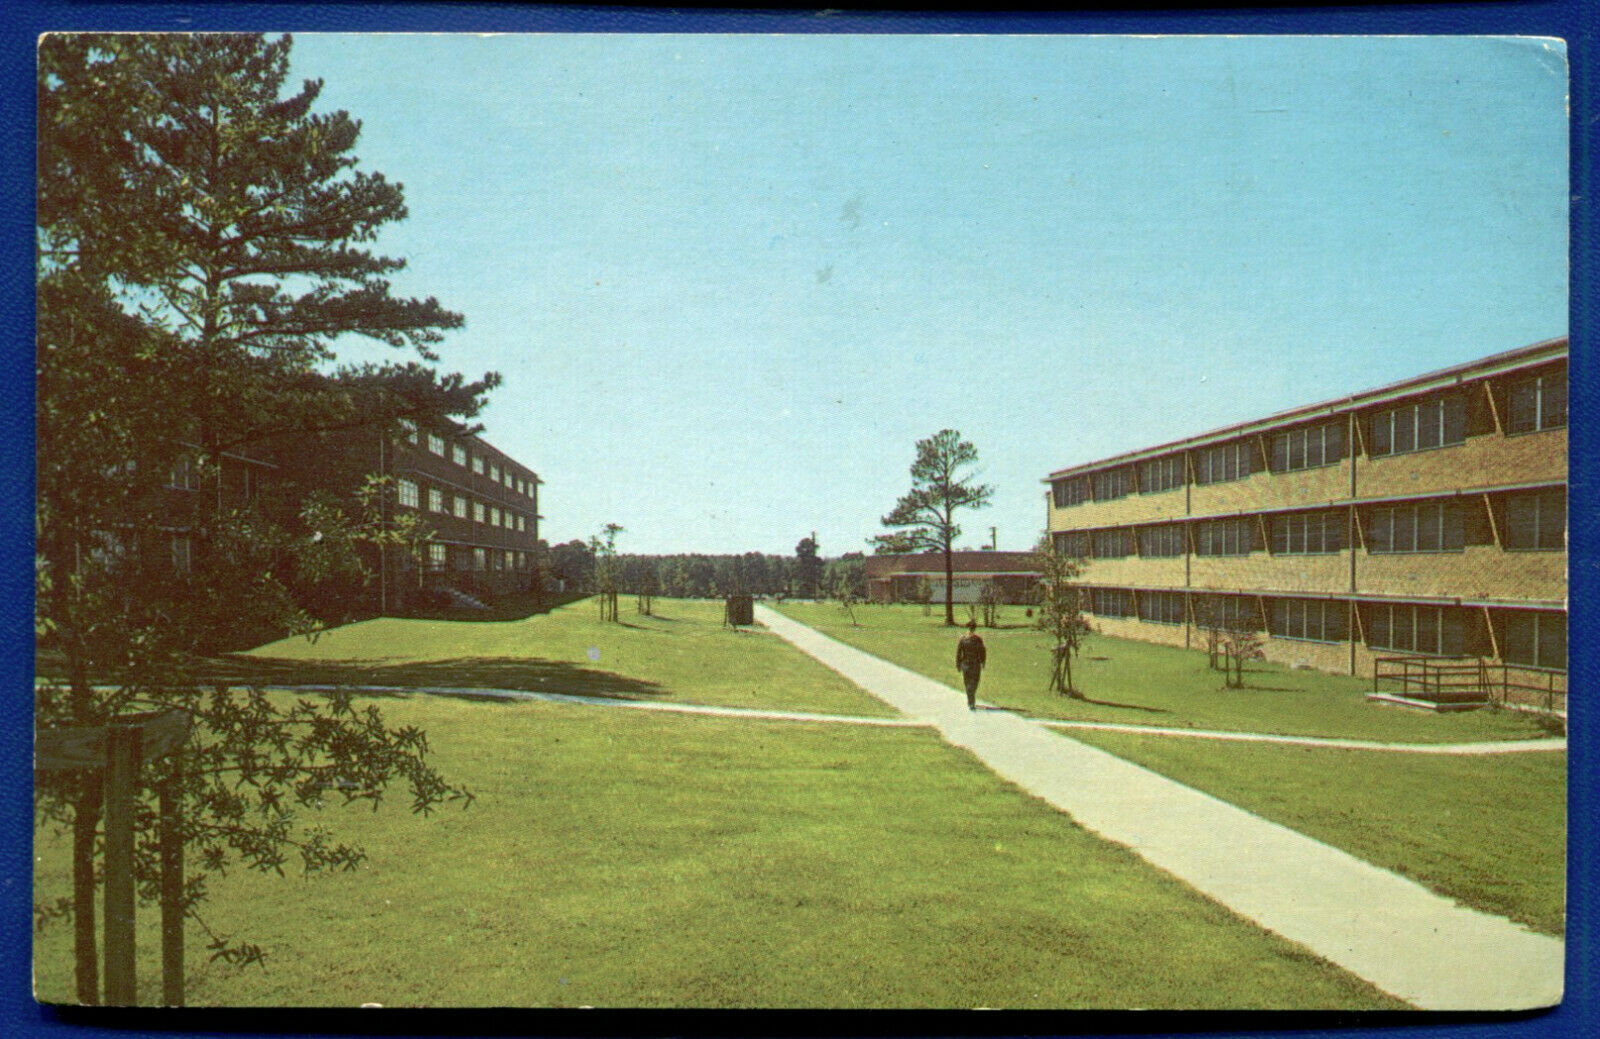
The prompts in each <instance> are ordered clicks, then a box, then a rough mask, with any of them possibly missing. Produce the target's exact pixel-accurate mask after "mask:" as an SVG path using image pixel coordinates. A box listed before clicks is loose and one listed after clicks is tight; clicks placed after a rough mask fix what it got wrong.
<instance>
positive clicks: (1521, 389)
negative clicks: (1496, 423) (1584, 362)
mask: <svg viewBox="0 0 1600 1039" xmlns="http://www.w3.org/2000/svg"><path fill="white" fill-rule="evenodd" d="M1507 399H1508V408H1507V411H1508V412H1509V414H1508V415H1507V418H1506V432H1508V433H1532V432H1535V431H1537V430H1541V429H1560V428H1561V427H1563V426H1565V425H1566V424H1567V373H1566V372H1564V371H1563V372H1551V373H1549V374H1546V375H1539V376H1535V377H1534V378H1532V379H1524V380H1522V381H1521V382H1514V383H1512V384H1511V392H1510V393H1509V394H1507Z"/></svg>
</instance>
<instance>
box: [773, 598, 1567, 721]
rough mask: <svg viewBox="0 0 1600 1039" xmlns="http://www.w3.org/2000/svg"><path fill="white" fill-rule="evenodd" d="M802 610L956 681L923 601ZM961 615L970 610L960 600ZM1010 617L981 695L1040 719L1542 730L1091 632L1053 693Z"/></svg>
mask: <svg viewBox="0 0 1600 1039" xmlns="http://www.w3.org/2000/svg"><path fill="white" fill-rule="evenodd" d="M779 608H780V609H781V610H782V611H783V612H784V613H785V614H787V615H788V616H790V617H793V618H794V619H795V620H797V621H800V622H802V623H804V624H808V625H810V626H812V627H814V628H816V629H817V630H819V631H822V632H824V633H825V634H828V635H830V636H832V637H833V638H836V639H838V640H839V641H841V642H847V643H849V644H850V645H852V646H856V647H857V648H859V649H864V650H866V651H867V652H869V653H873V654H875V655H877V656H880V657H883V658H884V659H886V660H890V661H893V662H894V663H896V664H899V665H901V666H902V667H905V668H909V669H910V670H913V671H916V672H919V673H921V674H924V675H927V676H928V677H930V678H933V679H935V680H936V681H940V682H944V683H946V684H948V685H950V686H951V687H952V688H957V689H959V688H960V686H961V676H960V674H959V673H958V672H957V671H956V669H955V657H956V640H957V638H958V637H959V636H960V635H963V634H965V630H964V629H962V628H947V627H945V626H944V615H943V612H944V611H943V610H942V609H941V608H939V607H935V608H934V609H933V611H932V615H931V616H927V617H925V616H923V615H922V609H921V607H918V606H880V605H871V606H864V607H857V609H856V611H855V612H856V619H857V620H858V621H859V626H853V625H852V624H851V623H850V618H849V616H848V615H847V614H846V613H845V612H844V611H843V610H842V609H840V608H839V607H838V606H835V605H832V604H827V603H784V604H783V605H782V606H781V607H779ZM957 616H958V620H959V621H960V622H961V623H965V611H962V610H958V611H957ZM999 620H1000V623H1001V624H1002V625H1003V627H1001V628H998V629H988V628H983V629H980V630H979V634H981V635H982V636H983V640H984V643H985V644H986V645H987V647H988V651H989V663H988V666H987V668H985V670H984V673H983V683H982V685H981V687H980V688H979V691H978V696H979V697H980V698H981V699H983V700H986V701H988V702H989V703H992V704H995V705H997V706H1001V707H1006V708H1009V709H1011V710H1014V711H1018V712H1020V713H1023V714H1028V715H1032V716H1034V717H1038V718H1061V719H1066V720H1071V721H1095V722H1118V723H1125V724H1132V725H1154V726H1168V727H1183V728H1197V729H1221V730H1227V731H1234V732H1263V733H1274V734H1280V735H1289V736H1328V737H1338V738H1344V739H1364V740H1380V741H1388V742H1396V743H1457V742H1472V741H1482V740H1500V739H1524V738H1533V737H1538V736H1544V735H1547V733H1546V732H1545V730H1543V729H1542V728H1540V726H1539V724H1538V722H1537V721H1536V720H1535V719H1534V718H1533V717H1531V716H1529V715H1527V714H1523V713H1520V712H1514V711H1490V710H1481V711H1469V712H1462V713H1455V714H1447V715H1438V714H1433V713H1431V712H1421V711H1416V710H1412V709H1407V708H1399V707H1392V706H1383V705H1379V704H1374V703H1370V702H1368V701H1367V700H1366V699H1365V695H1366V693H1368V692H1370V691H1371V688H1372V682H1371V679H1370V678H1360V677H1354V676H1351V675H1332V674H1324V673H1322V672H1319V671H1295V670H1293V669H1290V668H1285V667H1280V666H1277V665H1275V664H1269V663H1266V662H1263V661H1254V662H1252V663H1251V664H1250V666H1249V667H1248V668H1247V669H1246V672H1245V681H1246V687H1245V688H1243V689H1228V688H1225V682H1224V678H1223V675H1222V672H1220V671H1213V670H1211V669H1209V668H1208V667H1207V666H1206V655H1205V653H1204V652H1203V651H1201V650H1189V649H1181V648H1176V647H1172V646H1159V645H1154V644H1152V643H1147V642H1138V641H1134V640H1132V639H1118V638H1109V637H1106V636H1103V635H1091V636H1089V637H1088V639H1087V640H1086V642H1085V644H1084V646H1083V649H1082V652H1081V653H1080V654H1079V655H1078V657H1077V658H1076V659H1075V660H1074V662H1073V677H1074V684H1075V685H1076V686H1077V687H1078V688H1079V689H1081V690H1082V691H1083V693H1084V695H1085V696H1086V697H1087V698H1088V700H1087V701H1084V700H1074V699H1069V698H1066V697H1062V696H1059V695H1057V694H1054V693H1052V692H1050V689H1049V685H1050V650H1049V642H1048V641H1047V640H1046V638H1045V636H1044V635H1043V633H1041V632H1039V631H1036V630H1034V629H1033V628H1031V627H1030V626H1029V625H1030V624H1031V622H1030V621H1029V620H1028V619H1027V618H1026V617H1025V616H1024V614H1023V609H1022V607H1019V606H1013V607H1006V608H1004V609H1003V611H1002V614H1001V617H1000V618H999Z"/></svg>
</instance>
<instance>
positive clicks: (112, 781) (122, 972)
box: [105, 725, 144, 1006]
mask: <svg viewBox="0 0 1600 1039" xmlns="http://www.w3.org/2000/svg"><path fill="white" fill-rule="evenodd" d="M143 742H144V733H143V732H142V731H141V730H140V728H139V727H138V726H136V725H111V726H109V727H108V729H107V732H106V776H105V779H106V787H105V789H106V808H105V812H106V815H105V819H106V892H105V899H106V908H105V917H106V922H105V928H106V949H105V957H106V999H105V1001H106V1003H107V1004H108V1005H110V1006H133V1005H134V1004H135V1003H137V1002H138V981H137V977H136V975H135V972H134V878H133V830H134V826H133V810H134V803H135V799H134V793H135V787H136V786H137V784H138V779H139V758H140V751H141V747H142V744H143Z"/></svg>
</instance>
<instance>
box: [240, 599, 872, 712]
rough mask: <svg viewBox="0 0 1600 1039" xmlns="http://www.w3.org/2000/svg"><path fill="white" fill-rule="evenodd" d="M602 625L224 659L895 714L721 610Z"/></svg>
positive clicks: (439, 632)
mask: <svg viewBox="0 0 1600 1039" xmlns="http://www.w3.org/2000/svg"><path fill="white" fill-rule="evenodd" d="M632 607H633V604H632V602H631V601H628V600H624V601H623V603H622V609H621V610H620V611H619V613H620V619H621V621H622V623H620V624H615V623H602V622H601V621H600V620H599V619H598V616H597V614H598V611H597V609H596V607H595V604H594V602H593V601H592V600H584V601H581V602H577V603H572V604H570V605H567V606H563V607H561V608H559V609H557V610H554V611H552V612H551V613H548V614H543V615H539V616H534V617H528V618H526V619H524V620H517V621H476V622H461V621H448V620H409V619H400V618H392V617H384V618H379V619H376V620H370V621H363V622H361V623H358V624H351V625H347V626H345V627H342V628H338V629H335V630H333V631H330V632H326V633H324V634H322V635H321V636H319V637H318V638H317V639H316V641H314V642H313V641H309V640H307V639H304V638H291V639H283V640H280V641H278V642H272V643H269V644H267V645H265V646H260V647H258V648H256V649H254V650H251V651H250V652H248V653H244V654H238V655H236V656H234V657H231V658H228V659H226V660H223V661H219V662H217V664H216V670H217V672H218V673H219V674H221V675H223V676H225V677H232V678H236V679H241V680H243V679H248V680H252V681H258V682H276V683H281V684H323V683H336V684H345V685H379V686H412V687H416V686H435V687H467V688H500V689H519V690H529V691H534V692H550V693H569V694H576V695H582V696H609V697H624V698H630V699H644V700H661V701H674V702H694V703H702V704H711V705H715V706H733V707H754V708H772V709H780V710H798V711H812V712H818V713H823V714H855V715H874V716H880V717H881V716H890V715H893V714H895V713H896V712H895V711H894V710H893V709H892V708H890V707H888V706H887V705H885V704H884V703H883V702H882V701H880V700H877V699H876V698H874V697H872V696H869V695H867V694H866V693H864V692H862V691H861V690H860V689H859V688H857V687H856V686H855V685H853V684H852V683H850V682H847V681H845V680H844V679H843V678H841V677H839V676H838V675H837V674H835V673H834V672H832V671H829V670H827V669H826V668H824V667H822V666H821V665H819V664H816V663H814V662H812V661H811V660H809V659H808V658H806V657H804V656H802V655H801V654H799V653H797V652H796V651H795V650H793V649H792V648H790V647H789V646H788V645H786V644H785V643H783V642H782V641H781V640H779V639H778V638H777V637H776V636H774V635H772V634H770V633H769V632H767V631H765V630H764V629H760V628H739V629H735V628H729V627H725V626H724V625H723V624H722V617H723V604H722V603H720V602H705V601H693V600H674V599H657V600H656V601H655V612H654V615H653V616H644V615H641V614H637V613H634V612H632Z"/></svg>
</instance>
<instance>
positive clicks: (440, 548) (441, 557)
mask: <svg viewBox="0 0 1600 1039" xmlns="http://www.w3.org/2000/svg"><path fill="white" fill-rule="evenodd" d="M448 559H449V549H448V548H447V547H446V546H444V545H442V544H440V543H439V542H437V541H433V542H429V544H428V569H429V570H443V569H444V567H445V563H446V562H447V560H448Z"/></svg>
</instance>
